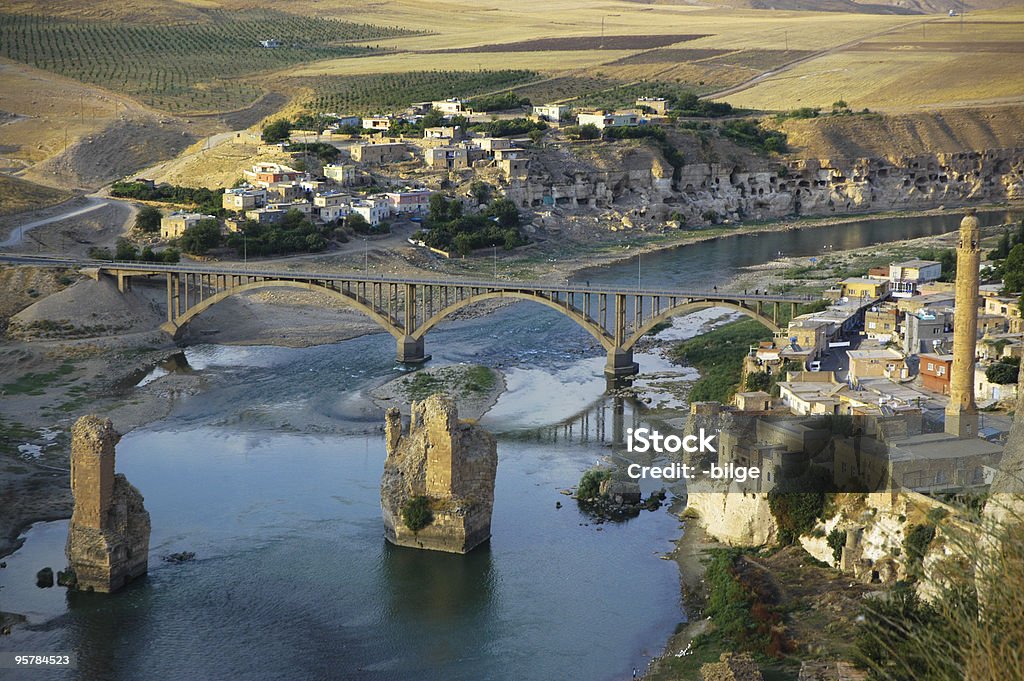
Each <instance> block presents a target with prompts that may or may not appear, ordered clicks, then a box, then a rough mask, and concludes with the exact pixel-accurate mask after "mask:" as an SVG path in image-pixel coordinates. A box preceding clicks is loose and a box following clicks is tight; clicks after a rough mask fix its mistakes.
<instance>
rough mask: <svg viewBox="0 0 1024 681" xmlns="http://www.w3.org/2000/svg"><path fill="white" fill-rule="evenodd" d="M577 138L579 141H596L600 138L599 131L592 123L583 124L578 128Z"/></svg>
mask: <svg viewBox="0 0 1024 681" xmlns="http://www.w3.org/2000/svg"><path fill="white" fill-rule="evenodd" d="M579 136H580V139H581V140H596V139H598V138H599V137H600V136H601V129H600V128H598V127H597V126H596V125H594V124H593V123H584V124H583V125H581V126H579Z"/></svg>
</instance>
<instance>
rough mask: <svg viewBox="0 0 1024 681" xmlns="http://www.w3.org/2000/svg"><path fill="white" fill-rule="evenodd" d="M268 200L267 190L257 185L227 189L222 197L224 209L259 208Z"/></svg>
mask: <svg viewBox="0 0 1024 681" xmlns="http://www.w3.org/2000/svg"><path fill="white" fill-rule="evenodd" d="M266 202H267V190H266V189H262V188H256V187H234V188H233V189H225V190H224V196H223V197H222V199H221V207H223V208H224V210H233V211H235V212H241V211H246V210H251V209H253V208H259V207H260V206H262V205H263V204H265V203H266Z"/></svg>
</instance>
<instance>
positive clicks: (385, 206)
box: [349, 196, 391, 227]
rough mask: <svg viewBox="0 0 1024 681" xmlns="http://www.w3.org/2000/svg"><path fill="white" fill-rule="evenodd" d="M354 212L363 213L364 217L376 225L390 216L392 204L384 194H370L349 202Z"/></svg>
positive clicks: (372, 224)
mask: <svg viewBox="0 0 1024 681" xmlns="http://www.w3.org/2000/svg"><path fill="white" fill-rule="evenodd" d="M349 209H350V211H351V212H352V213H356V214H358V215H362V216H363V219H364V220H366V221H367V222H368V223H370V225H371V226H373V227H376V226H377V225H379V224H380V223H381V222H382V221H383V220H385V219H386V218H387V217H388V214H389V213H390V210H391V208H390V204H389V203H388V200H387V199H386V198H384V197H382V196H369V197H367V198H365V199H356V200H354V201H352V202H351V203H350V204H349Z"/></svg>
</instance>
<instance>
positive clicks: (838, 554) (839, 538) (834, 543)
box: [826, 527, 846, 565]
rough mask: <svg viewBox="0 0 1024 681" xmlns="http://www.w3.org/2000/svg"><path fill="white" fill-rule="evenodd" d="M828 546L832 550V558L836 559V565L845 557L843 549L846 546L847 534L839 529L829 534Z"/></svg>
mask: <svg viewBox="0 0 1024 681" xmlns="http://www.w3.org/2000/svg"><path fill="white" fill-rule="evenodd" d="M826 541H828V546H829V548H830V549H832V558H833V559H835V563H836V565H838V564H839V561H840V560H841V559H842V557H843V547H844V546H846V532H843V531H842V530H840V529H839V528H838V527H837V528H836V529H834V530H832V531H831V532H829V533H828V538H827V539H826Z"/></svg>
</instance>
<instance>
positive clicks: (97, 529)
mask: <svg viewBox="0 0 1024 681" xmlns="http://www.w3.org/2000/svg"><path fill="white" fill-rule="evenodd" d="M120 439H121V436H120V435H119V434H118V433H117V431H115V430H114V426H113V425H112V424H111V423H110V420H109V419H100V418H99V417H96V416H91V415H89V416H83V417H82V418H80V419H78V421H77V422H76V423H75V425H74V427H73V428H72V430H71V493H72V494H73V495H74V498H75V509H74V512H73V514H72V516H71V524H70V525H69V526H68V540H67V546H66V549H65V550H66V553H67V558H68V563H69V569H70V571H71V572H73V573H74V580H73V581H74V583H75V585H76V586H77V588H79V589H82V590H86V591H102V592H113V591H117V590H118V589H120V588H121V587H123V586H124V585H125V584H127V583H128V582H130V581H131V580H133V579H135V578H136V577H140V576H141V575H144V574H145V573H146V570H147V567H148V563H149V529H150V526H149V513H147V512H146V509H145V507H144V506H143V498H142V495H141V494H140V493H139V491H138V490H137V489H135V488H134V487H132V486H131V485H130V484H129V483H128V480H127V479H125V477H124V475H121V474H117V473H114V455H115V454H114V447H115V445H116V444H117V442H118V440H120Z"/></svg>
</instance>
